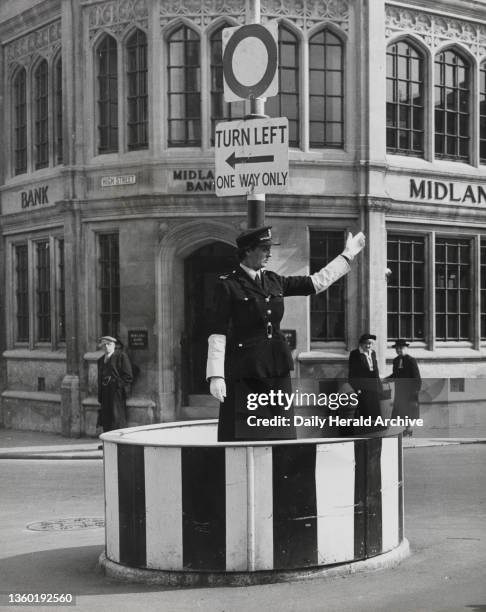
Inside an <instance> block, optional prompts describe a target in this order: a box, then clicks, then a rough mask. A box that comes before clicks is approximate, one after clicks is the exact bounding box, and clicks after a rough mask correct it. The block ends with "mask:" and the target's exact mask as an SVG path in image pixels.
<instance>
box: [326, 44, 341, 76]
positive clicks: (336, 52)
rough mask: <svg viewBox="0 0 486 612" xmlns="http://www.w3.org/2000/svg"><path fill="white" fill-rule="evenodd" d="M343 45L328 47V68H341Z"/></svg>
mask: <svg viewBox="0 0 486 612" xmlns="http://www.w3.org/2000/svg"><path fill="white" fill-rule="evenodd" d="M341 55H342V54H341V47H338V46H327V47H326V68H327V69H328V70H341Z"/></svg>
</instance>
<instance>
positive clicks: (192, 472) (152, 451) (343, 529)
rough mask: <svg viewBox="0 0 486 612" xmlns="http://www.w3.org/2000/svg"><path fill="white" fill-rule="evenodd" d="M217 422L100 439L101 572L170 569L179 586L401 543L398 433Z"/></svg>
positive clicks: (359, 556) (348, 558)
mask: <svg viewBox="0 0 486 612" xmlns="http://www.w3.org/2000/svg"><path fill="white" fill-rule="evenodd" d="M216 428H217V423H216V421H192V422H182V423H181V422H176V423H167V424H158V425H151V426H145V427H136V428H131V429H123V430H118V431H114V432H109V433H105V434H103V435H102V436H101V438H102V440H103V447H104V480H105V512H106V548H105V553H104V555H103V560H102V564H103V565H105V569H106V568H107V567H108V566H109V568H111V569H113V568H132V569H138V570H146V571H150V570H152V572H153V571H156V572H159V573H160V572H162V573H166V574H167V576H170V575H171V574H172V575H173V577H175V578H174V580H173V581H172V583H174V584H176V583H180V580H179V581H178V580H177V578H181V577H184V576H186V577H187V576H190V575H192V576H193V578H194V575H202V574H208V573H210V574H220V573H223V574H224V575H226V576H230V575H231V574H232V573H237V574H239V575H245V574H246V575H248V574H250V573H255V572H263V573H268V572H273V573H278V572H288V571H289V570H298V569H306V568H322V567H325V566H331V565H333V566H334V565H335V564H345V563H350V562H356V561H359V560H363V559H368V558H370V557H375V556H377V555H381V554H383V553H387V552H388V551H392V550H393V549H396V548H397V547H399V546H400V544H401V543H402V540H403V485H402V482H403V478H402V436H401V433H400V432H399V431H397V432H396V433H392V432H385V433H384V434H380V435H378V434H374V435H373V436H371V437H368V438H346V439H343V438H332V439H323V438H312V439H309V438H307V439H302V440H292V441H288V440H285V441H272V442H271V443H270V442H225V443H221V442H219V443H218V442H217V440H216ZM149 573H150V572H149ZM135 578H136V576H135ZM168 582H171V581H170V580H168ZM182 582H188V581H187V580H186V581H184V580H182ZM190 582H191V579H189V582H188V583H190ZM193 582H194V583H196V582H197V581H193Z"/></svg>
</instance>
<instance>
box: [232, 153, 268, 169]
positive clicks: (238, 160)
mask: <svg viewBox="0 0 486 612" xmlns="http://www.w3.org/2000/svg"><path fill="white" fill-rule="evenodd" d="M274 159H275V156H274V155H255V156H254V157H236V155H235V153H234V151H233V153H231V155H230V156H229V157H228V159H227V160H226V163H227V164H228V166H231V167H232V168H233V170H234V168H235V166H236V164H262V163H268V162H270V163H271V162H273V160H274Z"/></svg>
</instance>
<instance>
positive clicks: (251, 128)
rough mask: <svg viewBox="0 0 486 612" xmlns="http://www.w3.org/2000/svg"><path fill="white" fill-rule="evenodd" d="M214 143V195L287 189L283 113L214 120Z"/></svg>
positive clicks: (286, 135)
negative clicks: (217, 121) (230, 119)
mask: <svg viewBox="0 0 486 612" xmlns="http://www.w3.org/2000/svg"><path fill="white" fill-rule="evenodd" d="M214 145H215V153H216V155H215V166H216V172H215V178H214V182H215V186H216V195H217V196H233V195H248V194H252V193H280V192H282V191H286V190H287V188H288V185H289V122H288V119H287V118H286V117H279V118H276V119H272V118H265V119H249V120H241V121H228V122H225V123H218V125H217V126H216V132H215V138H214Z"/></svg>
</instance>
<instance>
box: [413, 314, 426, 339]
mask: <svg viewBox="0 0 486 612" xmlns="http://www.w3.org/2000/svg"><path fill="white" fill-rule="evenodd" d="M413 324H414V328H415V329H414V337H415V338H423V337H424V336H425V331H424V317H423V316H422V315H415V316H414V317H413Z"/></svg>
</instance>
